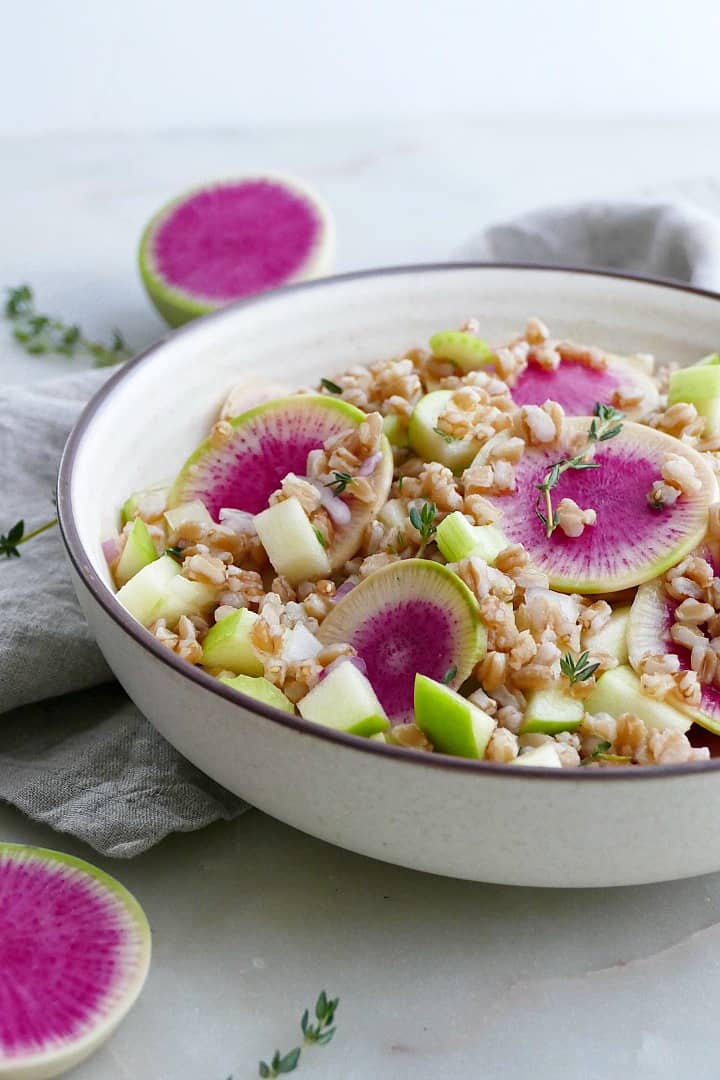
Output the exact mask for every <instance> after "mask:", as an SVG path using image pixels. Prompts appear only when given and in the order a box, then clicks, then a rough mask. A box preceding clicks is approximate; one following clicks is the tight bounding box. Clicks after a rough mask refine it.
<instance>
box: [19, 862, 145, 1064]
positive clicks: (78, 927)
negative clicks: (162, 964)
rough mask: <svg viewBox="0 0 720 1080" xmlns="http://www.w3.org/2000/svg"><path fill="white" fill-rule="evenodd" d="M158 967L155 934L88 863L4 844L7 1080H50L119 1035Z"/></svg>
mask: <svg viewBox="0 0 720 1080" xmlns="http://www.w3.org/2000/svg"><path fill="white" fill-rule="evenodd" d="M149 965H150V927H149V926H148V923H147V919H146V918H145V915H144V913H143V911H142V909H141V907H140V905H139V904H138V903H137V901H136V900H135V899H134V898H133V897H132V896H131V895H130V893H129V892H127V890H126V889H124V888H123V886H122V885H120V884H119V882H117V881H115V880H114V879H113V878H111V877H109V876H108V875H107V874H104V873H103V872H102V870H98V869H97V868H95V867H93V866H90V864H89V863H86V862H83V861H82V860H81V859H75V858H73V857H72V856H70V855H63V854H60V853H59V852H56V851H47V850H45V849H44V848H31V847H24V846H23V845H21V844H6V843H0V1077H7V1078H8V1080H9V1078H13V1080H21V1078H25V1077H27V1078H28V1080H31V1078H32V1080H44V1078H46V1077H52V1076H59V1075H60V1074H61V1073H64V1072H66V1071H67V1070H68V1069H71V1068H73V1067H74V1066H75V1065H77V1064H79V1062H81V1061H83V1060H84V1059H85V1058H86V1057H88V1056H89V1055H90V1054H91V1053H92V1052H93V1051H94V1050H96V1049H97V1047H98V1046H99V1045H100V1044H101V1043H102V1042H103V1041H104V1040H105V1039H107V1038H108V1036H109V1035H110V1034H111V1033H112V1032H113V1031H114V1029H115V1028H116V1027H117V1025H118V1024H119V1023H120V1021H121V1020H122V1019H123V1017H124V1016H125V1014H126V1013H127V1012H128V1011H129V1009H130V1008H131V1006H132V1005H133V1003H134V1002H135V1000H136V998H137V997H138V995H139V993H140V991H141V990H142V987H143V983H144V982H145V977H146V975H147V972H148V967H149Z"/></svg>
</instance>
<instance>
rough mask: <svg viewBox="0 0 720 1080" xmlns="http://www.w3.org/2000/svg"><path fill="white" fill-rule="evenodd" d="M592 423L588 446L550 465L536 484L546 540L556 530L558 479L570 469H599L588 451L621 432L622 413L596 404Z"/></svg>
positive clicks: (540, 516) (538, 515) (576, 470)
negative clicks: (555, 505)
mask: <svg viewBox="0 0 720 1080" xmlns="http://www.w3.org/2000/svg"><path fill="white" fill-rule="evenodd" d="M593 413H594V416H593V419H592V422H591V424H590V427H589V428H588V433H587V443H586V445H585V447H584V449H583V450H582V451H581V452H580V453H579V454H576V455H575V456H574V457H571V458H563V459H562V460H561V461H556V462H555V464H554V465H551V466H550V468H549V469H548V471H547V472H546V473H545V476H544V477H543V480H542V483H541V484H536V485H535V487H536V488H537V490H538V496H537V500H536V504H535V516H536V517H537V518H538V519H539V520H540V521H541V522H542V524H543V525H544V526H545V535H546V536H547V537H548V539H549V538H550V537H551V536H552V534H553V533H554V532H555V530H556V529H557V527H558V513H557V510H556V509H555V508H554V507H553V502H552V494H551V493H552V491H553V489H554V488H556V487H557V485H558V484H559V483H560V477H561V476H562V474H563V473H564V472H567V471H568V470H569V469H572V470H574V471H575V472H581V471H582V470H584V469H599V468H600V465H599V463H598V462H597V461H588V460H587V454H588V451H589V450H590V449H591V447H592V446H594V445H595V444H596V443H602V442H607V441H608V440H609V439H614V438H615V436H616V435H619V434H620V432H621V431H622V421H623V419H624V417H623V413H621V412H618V410H617V409H614V408H613V406H612V405H602V404H601V403H600V402H597V404H596V405H595V408H594V409H593Z"/></svg>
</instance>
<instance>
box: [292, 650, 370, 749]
mask: <svg viewBox="0 0 720 1080" xmlns="http://www.w3.org/2000/svg"><path fill="white" fill-rule="evenodd" d="M298 710H299V712H300V715H301V716H302V717H303V718H304V719H305V720H310V721H311V722H312V723H314V724H322V725H323V726H324V727H329V728H333V729H334V730H335V731H345V732H347V733H348V734H349V735H365V736H369V735H375V734H377V733H378V732H380V731H387V730H388V728H389V727H390V722H389V721H388V718H387V716H386V714H385V710H384V709H383V707H382V705H381V704H380V702H379V701H378V699H377V695H376V694H375V691H374V690H373V688H372V686H371V684H370V680H369V679H368V678H366V676H365V675H363V673H362V672H361V671H359V670H358V669H357V668H356V667H355V665H354V664H352V663H351V662H350V661H349V660H347V661H345V662H344V663H341V664H338V665H337V667H334V668H333V669H332V671H329V672H328V673H327V675H326V676H325V678H324V679H322V680H321V681H320V682H318V683H316V684H315V686H314V687H313V688H312V690H311V691H310V692H309V693H308V694H306V695H305V697H304V698H301V699H300V701H299V702H298Z"/></svg>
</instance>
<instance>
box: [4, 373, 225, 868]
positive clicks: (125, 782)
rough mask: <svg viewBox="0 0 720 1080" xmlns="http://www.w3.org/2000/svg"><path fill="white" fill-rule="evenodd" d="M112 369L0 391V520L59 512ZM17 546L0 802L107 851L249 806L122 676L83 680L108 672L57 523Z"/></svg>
mask: <svg viewBox="0 0 720 1080" xmlns="http://www.w3.org/2000/svg"><path fill="white" fill-rule="evenodd" d="M107 377H108V372H106V371H85V372H82V373H80V374H78V375H71V376H66V377H64V378H62V379H54V380H52V381H48V382H43V383H40V384H39V385H37V386H34V387H11V388H8V389H5V390H0V461H2V477H3V483H2V501H1V503H0V506H1V507H2V517H1V518H0V521H1V522H2V525H1V527H0V531H7V529H8V528H10V526H11V525H12V524H13V523H14V522H15V521H16V520H18V519H19V518H24V520H25V526H26V530H27V531H28V532H29V531H30V530H31V529H33V528H35V527H36V526H38V525H41V524H43V523H44V522H46V521H49V520H50V519H52V518H53V517H54V515H55V507H54V506H53V501H52V496H53V492H54V488H55V479H56V474H57V466H58V461H59V458H60V453H61V451H62V448H63V445H64V443H65V440H66V438H67V436H68V433H69V431H70V429H71V427H72V426H73V424H74V423H75V421H76V419H77V418H78V416H79V415H80V412H81V410H82V408H83V406H84V405H85V403H86V402H87V401H88V399H89V398H90V397H91V396H92V395H93V394H94V393H95V391H96V390H98V389H99V388H100V386H101V385H102V383H103V382H104V381H105V379H106V378H107ZM19 550H20V552H21V557H20V558H19V559H16V558H12V559H6V558H0V611H1V612H2V623H1V626H2V632H0V713H6V715H5V716H2V717H0V799H4V800H5V801H7V802H10V803H13V804H14V805H15V806H17V807H19V809H21V810H22V811H23V812H24V813H26V814H28V815H29V816H30V817H33V818H36V819H37V820H39V821H43V822H45V823H46V824H48V825H51V826H53V828H55V829H58V830H59V831H61V832H66V833H71V834H72V835H73V836H77V837H79V838H80V839H82V840H85V841H86V842H87V843H89V844H91V845H92V846H93V847H94V848H95V849H96V850H97V851H99V852H101V853H102V854H103V855H116V856H129V855H137V854H139V852H141V851H144V850H145V849H146V848H148V847H151V846H152V845H153V844H156V843H157V842H158V841H159V840H161V839H162V838H163V837H164V836H166V835H167V834H168V833H170V832H176V831H183V832H184V831H188V830H191V829H197V828H200V827H201V826H203V825H207V824H209V823H210V822H211V821H214V820H216V819H218V818H224V819H230V818H231V817H233V816H235V815H236V814H238V813H240V811H241V810H243V809H244V808H245V806H244V804H243V803H242V802H240V800H239V799H236V798H235V797H234V796H233V795H231V794H230V793H229V792H227V791H225V790H223V789H222V788H220V787H219V786H218V785H217V784H214V783H213V782H212V781H211V780H210V779H208V777H206V776H204V775H203V774H202V773H201V772H199V771H198V770H197V769H195V768H194V767H193V766H191V765H190V764H189V763H188V762H187V761H185V760H184V759H183V758H182V757H181V756H180V755H179V754H178V753H176V751H175V750H173V748H172V747H171V746H170V744H169V743H167V742H166V741H165V739H163V738H162V737H161V736H160V735H159V734H158V733H157V732H156V731H155V729H154V728H153V727H152V726H151V725H150V724H149V723H148V722H147V720H145V718H144V717H143V716H141V714H140V713H139V712H138V710H137V709H136V708H135V706H134V705H133V704H132V703H131V702H130V701H129V700H128V698H127V697H126V696H125V695H124V694H123V692H122V691H121V690H120V688H119V687H118V686H105V687H102V689H96V690H94V691H91V690H86V689H84V688H86V687H93V686H94V687H97V685H98V684H99V683H107V682H109V681H110V680H111V679H112V672H111V671H110V669H109V668H108V666H107V664H106V663H105V661H104V660H103V657H102V655H101V654H100V651H99V649H98V648H97V646H96V645H95V643H94V641H93V639H92V636H91V634H90V631H89V630H88V627H87V624H86V622H85V619H84V617H83V615H82V612H81V611H80V608H79V607H78V604H77V601H76V600H75V594H74V592H73V588H72V585H71V583H70V575H69V572H68V568H67V565H66V561H65V557H64V553H63V550H62V545H61V542H60V536H59V533H58V530H57V529H51V530H49V531H48V532H45V533H43V534H41V535H40V536H38V537H36V538H35V539H33V540H31V541H29V542H28V543H27V544H23V545H22V546H21V547H20V549H19ZM80 690H84V692H83V693H70V691H80ZM60 694H63V695H66V696H65V697H58V695H60ZM45 699H54V700H45ZM32 702H37V703H40V704H35V705H32V704H29V703H32ZM22 705H24V706H26V707H25V708H16V706H22ZM6 710H14V711H12V712H9V713H7V712H6Z"/></svg>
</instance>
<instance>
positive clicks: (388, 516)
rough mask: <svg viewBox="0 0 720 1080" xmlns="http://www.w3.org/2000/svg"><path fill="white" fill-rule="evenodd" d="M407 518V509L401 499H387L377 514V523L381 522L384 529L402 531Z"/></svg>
mask: <svg viewBox="0 0 720 1080" xmlns="http://www.w3.org/2000/svg"><path fill="white" fill-rule="evenodd" d="M407 516H408V512H407V507H406V506H405V503H404V502H403V501H402V499H388V501H387V502H386V503H385V505H384V506H383V508H382V509H381V511H380V513H379V514H378V521H380V522H382V524H383V525H384V526H385V528H386V529H402V528H403V526H404V525H405V524H406V522H407Z"/></svg>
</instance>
